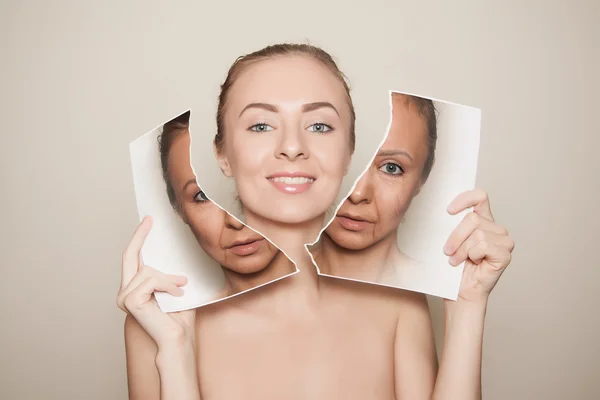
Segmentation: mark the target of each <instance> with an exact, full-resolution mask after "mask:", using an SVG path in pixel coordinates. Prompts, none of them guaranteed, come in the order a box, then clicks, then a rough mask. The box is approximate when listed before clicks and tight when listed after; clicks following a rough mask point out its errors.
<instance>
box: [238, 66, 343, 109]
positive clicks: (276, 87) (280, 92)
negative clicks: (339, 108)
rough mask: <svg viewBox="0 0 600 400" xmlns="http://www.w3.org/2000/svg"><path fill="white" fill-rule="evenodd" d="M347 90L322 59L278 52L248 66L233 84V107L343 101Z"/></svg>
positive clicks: (339, 102)
mask: <svg viewBox="0 0 600 400" xmlns="http://www.w3.org/2000/svg"><path fill="white" fill-rule="evenodd" d="M345 97H346V92H345V89H344V87H343V85H342V83H341V82H340V80H339V78H338V77H336V76H335V74H334V73H333V72H332V71H331V70H330V69H329V68H328V67H327V66H325V65H324V64H323V63H322V62H320V61H318V60H316V59H314V58H313V57H310V56H305V55H293V56H291V55H290V56H277V57H273V58H270V59H267V60H262V61H259V62H255V63H252V64H250V65H249V66H246V67H245V69H244V70H243V71H242V72H241V73H240V74H239V76H238V78H237V80H236V81H235V83H234V84H233V86H232V88H231V92H230V93H229V96H228V102H230V104H231V105H232V106H233V107H236V106H237V107H244V106H245V104H247V103H291V102H299V103H311V102H319V101H330V102H335V103H338V104H341V103H342V102H344V101H345Z"/></svg>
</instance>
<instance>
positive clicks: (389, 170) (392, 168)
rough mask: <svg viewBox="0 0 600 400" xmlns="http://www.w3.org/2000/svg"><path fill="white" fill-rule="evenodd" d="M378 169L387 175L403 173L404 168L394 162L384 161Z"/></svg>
mask: <svg viewBox="0 0 600 400" xmlns="http://www.w3.org/2000/svg"><path fill="white" fill-rule="evenodd" d="M379 170H380V171H382V172H385V173H386V174H389V175H402V174H403V173H404V169H403V168H402V167H401V166H399V165H398V164H395V163H386V164H384V165H383V166H382V167H381V168H379Z"/></svg>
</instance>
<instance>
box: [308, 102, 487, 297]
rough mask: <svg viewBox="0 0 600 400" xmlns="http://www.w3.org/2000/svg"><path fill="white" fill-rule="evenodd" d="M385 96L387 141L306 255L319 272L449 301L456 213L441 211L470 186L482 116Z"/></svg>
mask: <svg viewBox="0 0 600 400" xmlns="http://www.w3.org/2000/svg"><path fill="white" fill-rule="evenodd" d="M390 95H391V109H392V112H391V123H390V126H389V130H388V133H387V136H386V138H385V140H384V141H383V143H382V145H381V146H380V147H379V149H378V150H377V153H376V154H375V156H374V158H373V160H372V163H371V164H370V165H369V166H368V167H367V168H366V170H365V171H364V173H363V174H362V175H361V177H360V178H359V180H358V181H357V182H356V184H355V186H354V188H353V190H352V192H351V193H350V195H349V196H348V197H347V198H346V200H345V201H344V202H343V203H342V205H341V206H340V207H339V208H338V210H337V212H336V214H335V217H333V219H332V220H331V222H330V224H329V225H328V226H327V227H326V229H325V230H324V231H323V232H322V233H321V236H320V238H319V240H318V241H317V243H315V244H313V245H311V246H310V247H309V248H310V252H311V255H312V257H313V260H314V262H315V264H316V266H317V268H318V270H319V273H320V274H321V275H328V276H334V277H338V278H346V279H352V280H358V281H363V282H369V283H376V284H381V285H386V286H393V287H398V288H402V289H408V290H414V291H419V292H423V293H427V294H431V295H435V296H440V297H446V298H451V299H455V298H456V296H457V294H458V288H459V284H460V279H461V274H462V267H459V268H456V267H452V266H451V265H450V264H449V263H448V258H447V257H446V256H445V255H444V253H443V246H444V243H445V242H446V240H447V237H448V235H449V234H450V233H451V232H452V229H453V227H454V226H455V225H456V224H457V223H458V222H459V221H460V218H461V216H450V215H449V214H448V213H447V212H446V207H447V206H448V204H449V203H450V201H451V200H452V199H453V198H454V197H455V196H456V195H458V194H459V193H461V192H462V191H464V190H469V189H472V188H473V186H474V184H475V173H476V167H477V157H476V154H477V152H478V147H479V122H480V112H479V110H477V109H473V108H470V107H464V106H458V105H454V104H449V103H445V102H439V101H433V100H431V99H428V98H423V97H419V96H414V95H410V94H405V93H400V92H391V94H390Z"/></svg>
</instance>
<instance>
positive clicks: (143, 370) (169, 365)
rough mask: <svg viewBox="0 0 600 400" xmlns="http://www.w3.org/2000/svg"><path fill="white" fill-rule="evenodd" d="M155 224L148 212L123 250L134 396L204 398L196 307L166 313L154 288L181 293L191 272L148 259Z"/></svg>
mask: <svg viewBox="0 0 600 400" xmlns="http://www.w3.org/2000/svg"><path fill="white" fill-rule="evenodd" d="M150 227H151V219H150V218H144V220H143V221H142V223H140V225H139V226H138V229H137V230H136V232H135V234H134V235H133V238H132V240H131V242H130V243H129V246H128V247H127V249H126V250H125V252H124V253H123V265H122V277H121V289H120V290H119V295H118V296H117V304H118V306H119V308H121V309H122V310H123V311H125V312H126V313H127V317H126V320H125V347H126V354H127V377H128V381H129V395H130V399H144V400H146V399H161V400H188V399H189V400H199V399H200V389H199V387H198V375H197V369H196V362H195V356H196V354H195V351H194V349H195V345H194V343H195V328H196V325H195V316H196V310H185V311H180V312H173V313H168V314H166V313H163V312H162V311H161V310H160V308H159V307H158V304H157V302H156V299H155V298H154V293H155V292H157V291H160V292H167V293H170V294H171V295H173V296H181V295H182V294H183V289H182V288H181V286H183V285H185V283H187V278H185V277H180V276H175V275H165V274H163V273H161V272H159V271H157V270H155V269H153V268H150V267H148V266H145V265H143V263H142V259H141V254H140V251H141V248H142V245H143V243H144V240H145V238H146V236H147V235H148V232H149V231H150Z"/></svg>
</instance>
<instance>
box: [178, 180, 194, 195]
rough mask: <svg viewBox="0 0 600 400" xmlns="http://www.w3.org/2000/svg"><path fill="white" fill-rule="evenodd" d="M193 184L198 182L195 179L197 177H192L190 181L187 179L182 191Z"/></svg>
mask: <svg viewBox="0 0 600 400" xmlns="http://www.w3.org/2000/svg"><path fill="white" fill-rule="evenodd" d="M192 184H196V179H195V178H194V179H190V180H189V181H187V182H186V183H185V185H183V189H181V191H182V192H183V191H185V189H186V188H187V187H188V186H190V185H192Z"/></svg>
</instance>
